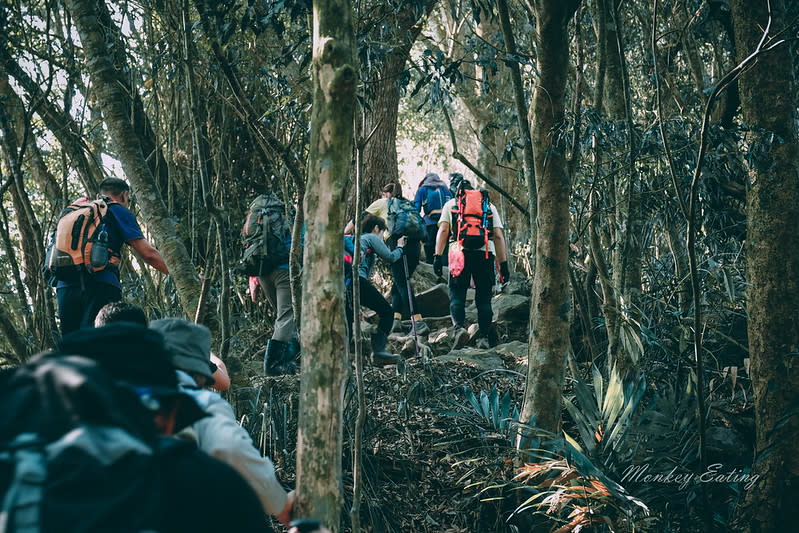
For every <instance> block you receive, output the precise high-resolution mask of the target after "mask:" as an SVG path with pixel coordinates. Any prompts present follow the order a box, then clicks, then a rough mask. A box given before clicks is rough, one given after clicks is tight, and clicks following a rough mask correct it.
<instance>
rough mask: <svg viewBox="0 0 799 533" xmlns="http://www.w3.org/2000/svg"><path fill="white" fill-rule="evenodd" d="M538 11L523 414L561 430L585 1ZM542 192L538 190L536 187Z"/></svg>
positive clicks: (547, 1) (547, 2)
mask: <svg viewBox="0 0 799 533" xmlns="http://www.w3.org/2000/svg"><path fill="white" fill-rule="evenodd" d="M531 6H532V7H533V8H534V9H536V41H537V44H538V55H537V67H538V72H540V73H541V77H540V80H539V82H538V83H537V84H536V90H535V95H534V97H533V116H534V120H533V146H534V148H535V156H536V157H535V164H536V167H535V175H536V179H537V183H538V225H539V227H538V238H537V241H536V262H535V263H536V268H535V275H534V277H533V289H532V301H531V304H530V305H531V309H530V333H529V340H528V342H529V348H528V356H527V358H528V371H527V383H526V386H525V391H524V403H523V405H522V412H521V420H523V421H532V419H533V418H534V419H535V423H536V425H537V426H538V427H540V428H542V429H545V430H548V431H552V432H558V431H559V429H560V423H561V391H562V388H563V375H564V368H565V361H566V354H567V353H568V350H569V270H568V269H569V253H568V252H569V193H570V178H569V176H568V174H567V172H566V154H565V143H566V136H563V135H560V134H559V133H558V131H557V129H558V128H560V127H562V121H563V118H564V111H565V89H566V78H567V73H568V66H569V42H568V39H567V36H568V34H567V31H566V30H567V26H568V23H569V19H570V18H571V16H572V15H573V14H574V11H575V9H576V8H577V2H564V1H560V0H543V1H540V2H535V3H533V2H531ZM528 192H529V194H534V191H528Z"/></svg>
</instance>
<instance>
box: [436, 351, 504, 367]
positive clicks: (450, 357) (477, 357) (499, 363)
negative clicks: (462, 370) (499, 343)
mask: <svg viewBox="0 0 799 533" xmlns="http://www.w3.org/2000/svg"><path fill="white" fill-rule="evenodd" d="M436 360H437V361H444V362H446V361H453V362H455V361H459V362H462V363H466V364H469V365H474V366H476V367H478V368H480V369H482V370H497V369H504V368H505V363H504V361H503V360H502V358H501V357H500V356H499V354H498V353H497V352H496V351H495V350H494V349H488V350H479V349H477V348H461V349H460V350H452V351H451V352H449V353H446V354H444V355H440V356H438V357H436Z"/></svg>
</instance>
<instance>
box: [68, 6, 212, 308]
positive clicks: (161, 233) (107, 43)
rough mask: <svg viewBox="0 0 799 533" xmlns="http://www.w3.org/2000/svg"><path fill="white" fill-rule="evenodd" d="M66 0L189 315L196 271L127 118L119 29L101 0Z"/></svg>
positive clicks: (113, 132) (128, 96)
mask: <svg viewBox="0 0 799 533" xmlns="http://www.w3.org/2000/svg"><path fill="white" fill-rule="evenodd" d="M66 4H67V8H68V9H69V10H70V12H71V13H72V17H73V19H74V23H75V27H76V28H77V30H78V33H79V35H80V40H81V44H82V45H83V53H84V56H85V58H86V69H87V70H88V71H89V75H90V77H91V82H92V85H93V87H94V91H95V92H94V95H95V97H96V98H97V102H98V104H99V105H100V108H101V109H102V112H103V117H104V119H105V123H106V124H107V126H108V131H109V134H110V137H111V139H112V142H113V144H114V147H115V148H116V153H117V156H118V157H119V160H120V162H121V163H122V168H123V170H124V171H125V175H126V177H127V178H128V179H129V180H130V182H131V184H132V186H133V191H134V194H135V195H136V199H137V201H138V203H139V204H140V205H141V208H142V212H143V214H144V220H145V222H146V225H147V229H148V230H149V231H151V232H152V233H153V235H154V236H155V240H156V242H157V245H158V249H159V251H160V252H161V254H162V255H163V256H164V259H165V260H166V263H167V265H168V266H169V272H170V274H171V275H172V279H173V281H174V283H175V287H176V288H177V291H178V296H179V298H180V302H181V306H182V307H183V311H184V313H185V314H186V315H187V316H189V317H193V316H194V313H195V311H196V308H197V302H198V300H199V298H200V281H199V277H198V276H197V270H196V268H195V267H194V264H193V263H192V261H191V258H190V256H189V253H188V251H187V250H186V247H185V246H184V244H183V242H182V241H181V240H180V238H179V237H178V234H177V230H176V228H175V223H174V221H173V220H172V218H171V217H170V216H169V213H168V212H167V209H166V206H165V205H164V201H163V199H162V198H161V194H160V193H159V190H158V187H157V186H156V181H155V177H154V175H153V172H152V170H151V168H150V166H149V165H148V161H147V157H148V156H150V155H151V152H152V150H149V149H148V146H149V143H148V142H146V141H145V140H143V139H142V137H143V136H142V135H139V130H141V129H142V128H141V127H140V128H138V129H137V128H135V127H134V124H133V123H132V122H131V109H132V108H138V107H139V106H135V105H134V100H138V97H137V96H136V90H137V89H136V88H135V87H133V86H132V84H131V83H130V80H129V79H128V77H127V76H125V73H126V72H128V67H127V65H126V64H125V63H124V59H122V58H124V53H123V52H124V51H123V50H121V49H120V48H121V47H122V42H121V41H120V39H119V38H118V33H119V30H118V29H117V28H116V27H115V26H114V23H113V21H112V20H111V16H110V14H109V12H108V7H107V6H106V5H105V3H104V2H103V1H102V0H68V1H67V2H66ZM120 62H122V63H120Z"/></svg>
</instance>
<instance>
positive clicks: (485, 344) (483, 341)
mask: <svg viewBox="0 0 799 533" xmlns="http://www.w3.org/2000/svg"><path fill="white" fill-rule="evenodd" d="M475 348H477V349H478V350H488V349H489V348H491V343H490V342H489V340H488V337H479V338H478V339H477V342H476V343H475Z"/></svg>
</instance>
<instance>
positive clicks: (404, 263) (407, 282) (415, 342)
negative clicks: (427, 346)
mask: <svg viewBox="0 0 799 533" xmlns="http://www.w3.org/2000/svg"><path fill="white" fill-rule="evenodd" d="M402 266H403V267H404V268H405V286H406V287H407V288H408V309H409V310H410V312H411V331H412V332H413V345H414V347H415V348H416V357H419V336H418V335H417V334H416V319H414V318H413V315H414V309H413V289H411V275H410V273H409V272H408V257H407V256H406V255H405V251H404V250H403V252H402Z"/></svg>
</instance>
